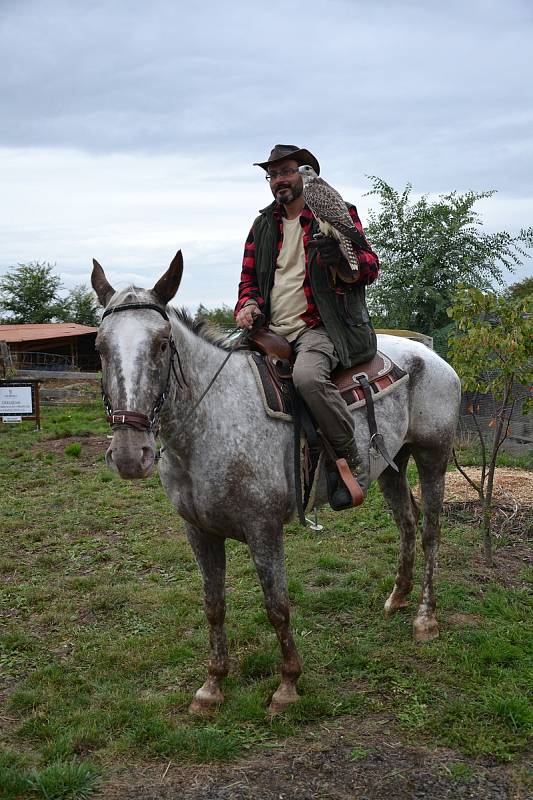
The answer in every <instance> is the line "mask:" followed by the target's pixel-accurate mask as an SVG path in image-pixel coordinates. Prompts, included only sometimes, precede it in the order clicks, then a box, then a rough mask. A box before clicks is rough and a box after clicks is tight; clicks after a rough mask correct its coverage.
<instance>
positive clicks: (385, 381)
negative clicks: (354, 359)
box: [248, 328, 407, 421]
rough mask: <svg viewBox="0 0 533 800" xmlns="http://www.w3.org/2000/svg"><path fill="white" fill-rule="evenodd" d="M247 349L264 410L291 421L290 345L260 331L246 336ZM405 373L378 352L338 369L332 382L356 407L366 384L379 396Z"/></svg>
mask: <svg viewBox="0 0 533 800" xmlns="http://www.w3.org/2000/svg"><path fill="white" fill-rule="evenodd" d="M248 347H249V348H250V350H252V353H251V357H252V360H253V363H254V364H255V367H256V371H257V373H256V374H257V376H258V377H259V378H260V380H261V388H262V390H263V393H264V398H263V399H264V402H265V409H266V411H267V413H268V414H269V416H274V417H277V418H279V419H286V420H287V421H291V419H292V413H293V408H292V406H293V398H292V391H291V390H290V388H291V387H290V385H289V383H290V382H292V367H293V364H294V353H293V350H292V347H291V346H290V344H289V342H288V341H287V340H286V339H284V338H283V337H282V336H278V335H277V334H276V333H273V332H272V331H269V330H267V329H266V328H259V330H257V331H254V332H253V333H251V334H250V335H249V337H248ZM405 376H407V373H406V372H405V371H404V370H403V369H401V368H400V367H399V366H398V365H397V364H395V363H394V362H393V361H391V359H390V358H389V357H388V356H387V355H385V353H382V352H380V351H379V350H378V352H377V353H376V355H375V356H374V358H372V359H371V360H370V361H365V362H364V363H363V364H357V366H355V367H349V368H348V369H343V368H337V369H335V370H334V371H333V372H332V373H331V380H332V381H333V383H334V384H335V385H336V386H337V388H338V390H339V392H340V394H341V397H342V398H343V400H344V401H345V403H346V405H347V406H348V407H349V408H357V407H358V406H362V405H365V403H366V402H367V399H366V396H365V387H366V384H368V386H369V387H370V389H371V391H372V393H373V395H374V396H376V395H381V394H382V393H383V392H384V391H385V390H386V389H388V387H389V386H392V385H393V384H395V383H396V382H398V381H399V380H400V379H401V378H404V377H405Z"/></svg>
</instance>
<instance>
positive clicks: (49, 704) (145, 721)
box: [0, 403, 533, 800]
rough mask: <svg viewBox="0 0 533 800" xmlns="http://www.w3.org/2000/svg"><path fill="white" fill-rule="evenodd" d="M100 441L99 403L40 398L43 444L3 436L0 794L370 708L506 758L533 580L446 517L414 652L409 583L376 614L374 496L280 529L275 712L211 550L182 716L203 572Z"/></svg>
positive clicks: (456, 744)
mask: <svg viewBox="0 0 533 800" xmlns="http://www.w3.org/2000/svg"><path fill="white" fill-rule="evenodd" d="M106 433H107V431H106V427H105V423H104V421H103V414H102V411H101V408H100V405H99V404H98V403H94V404H86V405H80V406H64V407H55V408H50V407H45V409H44V419H43V431H42V432H41V433H36V432H33V431H32V430H31V425H30V424H29V423H24V424H23V425H20V426H14V425H12V426H7V425H4V426H1V427H0V471H1V475H2V496H1V505H2V509H1V519H2V536H1V537H0V700H1V705H0V797H1V798H4V799H5V800H15V798H23V797H24V798H26V797H27V798H30V797H31V798H33V797H35V798H46V799H48V800H54V799H55V798H83V797H88V796H89V795H90V793H91V791H92V789H93V788H94V787H97V786H98V784H99V783H100V784H102V783H103V782H105V780H106V779H107V777H108V776H109V775H110V774H112V773H113V770H114V769H116V767H117V765H120V764H123V763H125V762H127V763H128V764H131V765H135V764H136V763H138V764H141V763H146V762H149V761H150V759H163V758H164V759H170V758H177V757H179V758H180V759H181V760H182V761H183V760H185V761H186V760H189V761H191V762H195V763H198V762H209V761H214V760H231V759H235V758H237V757H240V756H242V755H243V754H245V753H247V752H251V751H254V752H255V751H260V750H261V748H268V747H273V746H276V744H278V743H280V742H282V741H283V740H284V739H285V738H286V737H289V736H291V735H293V734H296V733H298V732H299V731H300V730H302V729H303V728H304V727H305V726H314V725H317V724H318V722H323V721H324V720H328V719H330V720H331V719H333V718H338V717H340V716H341V715H351V716H352V717H354V718H358V717H359V718H361V719H363V718H368V717H369V716H370V715H373V714H387V715H389V716H390V719H391V721H392V723H393V724H394V726H395V728H396V729H397V730H399V731H401V734H402V736H403V737H404V738H405V741H406V742H414V743H421V744H424V745H427V746H431V747H434V746H438V745H443V746H448V747H450V748H453V749H455V750H457V751H458V752H460V753H463V754H465V755H468V756H474V757H480V758H483V757H490V758H492V759H497V760H500V761H502V762H511V763H517V764H520V763H521V757H522V753H523V750H524V748H525V746H526V742H527V735H528V733H530V731H531V725H532V722H533V715H532V710H531V708H532V706H531V704H530V696H529V698H528V693H530V692H531V686H532V685H533V681H532V674H531V651H532V648H531V642H532V636H531V615H530V610H531V604H530V597H531V594H530V591H528V589H529V590H530V588H531V579H532V575H531V571H530V570H529V571H528V570H527V569H526V567H525V565H522V564H521V563H520V561H519V559H513V557H512V548H511V547H510V544H512V542H510V541H507V540H500V541H499V542H498V546H499V550H497V551H496V561H497V563H498V554H499V553H502V554H504V553H505V562H503V561H502V562H501V563H502V568H501V569H498V568H497V569H496V570H494V571H492V572H489V571H488V570H486V569H485V568H484V566H483V564H482V561H481V555H480V553H481V550H480V535H479V531H478V530H476V529H475V528H473V527H472V525H471V524H470V523H469V522H468V520H464V521H462V522H457V521H453V522H452V521H450V519H447V520H445V523H444V529H443V543H442V549H441V556H440V559H439V571H438V577H437V598H438V616H439V620H440V623H441V638H440V639H439V640H438V641H437V642H433V643H428V644H423V645H415V644H414V643H413V641H412V638H411V621H412V617H413V616H414V610H415V604H416V592H415V593H414V595H413V600H412V604H411V608H410V609H409V612H408V613H405V614H403V613H402V614H399V615H397V616H395V617H393V618H392V619H385V618H384V617H383V613H382V607H383V602H384V600H385V598H386V596H387V593H388V592H389V591H390V589H391V587H392V583H393V576H394V572H395V562H396V556H397V532H396V529H395V526H394V524H393V522H392V520H391V517H390V515H389V514H388V513H387V511H386V510H385V508H384V505H383V501H382V498H381V495H380V494H379V492H378V491H377V490H372V491H371V494H370V496H369V499H368V501H367V502H366V503H365V505H364V506H363V507H362V508H361V509H359V510H358V511H357V513H348V512H346V513H341V514H334V513H333V512H329V511H326V510H324V511H322V512H321V513H320V517H319V518H320V521H321V522H322V524H323V525H324V526H325V529H324V530H323V531H321V532H320V533H316V532H313V531H310V530H303V529H301V528H300V527H299V526H298V525H291V526H288V528H287V535H286V553H287V569H288V574H289V579H290V595H291V602H292V609H293V611H292V624H293V629H294V631H295V635H296V641H297V644H298V647H299V650H300V653H301V655H302V657H303V663H304V675H303V677H302V680H301V683H300V689H301V695H302V698H301V702H300V703H299V704H298V705H297V706H296V707H295V708H293V709H291V710H290V711H289V712H288V713H287V714H285V715H283V716H282V717H279V718H275V719H274V720H273V721H268V719H267V717H266V704H267V700H268V698H269V695H270V694H271V693H272V691H273V690H274V689H275V688H276V686H277V683H278V674H277V673H278V668H279V653H278V648H277V643H276V640H275V636H274V633H273V631H272V629H271V626H270V625H269V623H268V620H267V617H266V614H265V612H264V610H263V605H262V596H261V591H260V588H259V584H258V581H257V578H256V576H255V572H254V569H253V567H252V564H251V561H250V558H249V555H248V553H247V551H246V548H245V547H244V546H243V545H240V544H238V543H235V542H231V541H230V542H229V543H228V553H229V555H228V577H227V587H228V614H227V621H228V638H229V643H230V650H231V658H232V672H231V674H230V676H229V677H228V679H227V681H226V689H225V691H226V702H225V704H224V706H223V708H222V709H221V710H220V712H219V713H218V714H217V715H216V716H213V717H211V718H209V719H193V718H191V717H190V716H189V715H188V714H187V706H188V703H189V702H190V700H191V697H192V694H193V692H194V691H195V689H196V688H198V686H199V685H200V684H201V683H202V682H203V679H204V677H205V673H206V662H207V656H208V638H207V629H206V626H205V624H204V618H203V610H202V597H201V582H200V576H199V573H198V570H197V568H196V565H195V562H194V560H193V556H192V553H191V551H190V548H189V546H188V544H187V542H186V540H185V538H184V535H183V530H182V525H181V522H180V520H179V518H178V516H177V515H176V513H175V512H174V511H173V509H172V507H171V506H170V504H169V502H168V500H167V498H166V495H165V494H164V492H163V490H162V488H161V486H160V484H159V482H158V479H157V477H154V478H153V479H150V480H149V481H146V482H130V483H126V482H123V481H121V480H120V479H119V478H118V477H116V476H115V475H113V474H112V473H110V472H109V471H108V470H107V468H106V467H105V464H104V462H103V452H104V449H105V442H103V438H104V437H105V434H106ZM96 435H99V436H100V437H101V438H100V441H99V442H98V443H95V441H94V437H95V436H96ZM89 436H90V437H92V438H88V437H89ZM69 437H72V438H69ZM412 477H413V480H414V479H415V474H414V472H413V475H412ZM417 563H418V569H417V579H418V577H419V570H420V563H421V559H420V558H418V559H417Z"/></svg>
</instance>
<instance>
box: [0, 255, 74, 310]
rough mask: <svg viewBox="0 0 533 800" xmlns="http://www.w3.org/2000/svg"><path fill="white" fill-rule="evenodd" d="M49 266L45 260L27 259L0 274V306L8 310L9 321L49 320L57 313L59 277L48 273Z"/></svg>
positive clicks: (58, 305) (59, 287) (59, 306)
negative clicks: (28, 260)
mask: <svg viewBox="0 0 533 800" xmlns="http://www.w3.org/2000/svg"><path fill="white" fill-rule="evenodd" d="M53 268H54V265H53V264H49V263H48V262H44V261H43V262H39V261H30V262H29V263H28V264H18V266H16V267H12V268H11V269H10V270H8V272H6V274H5V275H4V276H3V277H2V278H0V310H2V311H5V312H7V313H8V315H9V322H10V323H12V324H22V323H25V322H34V323H40V322H51V321H52V320H53V319H54V318H57V317H59V316H60V315H61V301H60V298H59V290H60V289H61V279H60V278H59V277H57V276H56V275H52V270H53ZM6 321H7V320H6Z"/></svg>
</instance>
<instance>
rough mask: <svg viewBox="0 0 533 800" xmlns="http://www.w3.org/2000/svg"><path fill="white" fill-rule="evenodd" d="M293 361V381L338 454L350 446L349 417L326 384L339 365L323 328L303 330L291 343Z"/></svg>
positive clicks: (335, 391)
mask: <svg viewBox="0 0 533 800" xmlns="http://www.w3.org/2000/svg"><path fill="white" fill-rule="evenodd" d="M292 345H293V348H294V352H295V355H296V360H295V362H294V368H293V373H292V375H293V381H294V385H295V387H296V389H297V391H298V392H299V393H300V395H301V396H302V397H303V399H304V400H305V402H306V404H307V406H308V408H309V410H310V411H311V414H312V415H313V417H314V418H315V421H316V424H317V425H318V427H319V428H320V430H321V431H322V433H323V434H324V436H325V437H326V438H327V439H328V440H329V442H331V444H332V445H333V447H334V448H335V450H336V451H337V452H338V453H344V452H346V451H348V450H351V448H352V447H353V444H354V426H353V419H352V415H351V414H350V412H349V411H348V407H347V405H346V403H345V402H344V400H343V399H342V397H341V395H340V392H339V390H338V389H337V387H336V386H335V384H334V383H332V381H331V380H330V375H331V372H332V370H334V369H335V367H336V366H337V364H338V363H339V359H338V357H337V353H336V352H335V348H334V346H333V342H332V341H331V339H330V338H329V336H328V334H327V333H326V329H325V328H324V326H323V325H321V326H319V327H318V328H306V329H305V330H304V331H303V332H302V333H301V334H300V335H299V336H298V338H297V339H296V340H295V341H294V342H293V343H292Z"/></svg>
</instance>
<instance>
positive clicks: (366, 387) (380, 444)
mask: <svg viewBox="0 0 533 800" xmlns="http://www.w3.org/2000/svg"><path fill="white" fill-rule="evenodd" d="M355 377H356V378H357V380H358V381H359V385H360V386H361V388H362V390H363V394H364V396H365V401H366V415H367V418H368V430H369V431H370V447H373V448H374V449H375V450H377V451H378V452H379V453H380V455H381V456H383V458H384V459H385V461H386V462H387V464H388V465H389V467H392V469H393V470H395V472H399V469H398V467H397V465H396V464H395V463H394V461H393V460H392V458H391V457H390V455H389V453H388V451H387V448H386V447H385V441H384V439H383V436H382V434H381V433H379V431H378V426H377V423H376V415H375V413H374V397H373V395H372V389H371V388H370V384H369V382H368V379H367V377H366V375H364V374H360V375H356V376H355Z"/></svg>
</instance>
